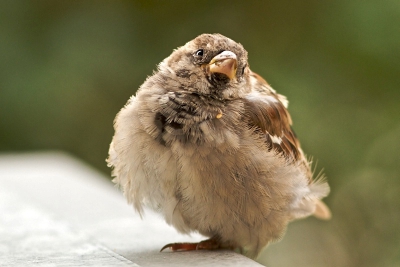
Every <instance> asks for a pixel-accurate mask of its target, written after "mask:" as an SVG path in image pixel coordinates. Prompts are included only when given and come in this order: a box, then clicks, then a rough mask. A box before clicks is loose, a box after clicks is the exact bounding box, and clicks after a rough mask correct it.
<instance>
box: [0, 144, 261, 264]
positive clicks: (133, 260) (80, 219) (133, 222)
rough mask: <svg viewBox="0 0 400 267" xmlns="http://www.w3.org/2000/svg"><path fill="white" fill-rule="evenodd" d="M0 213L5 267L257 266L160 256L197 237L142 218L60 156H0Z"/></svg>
mask: <svg viewBox="0 0 400 267" xmlns="http://www.w3.org/2000/svg"><path fill="white" fill-rule="evenodd" d="M0 214H1V216H0V262H1V264H4V266H28V265H31V264H32V265H33V264H36V265H38V266H40V265H42V266H78V265H79V266H188V265H190V266H261V265H260V264H258V263H256V262H255V261H253V260H250V259H248V258H246V257H244V256H242V255H240V254H237V253H234V252H232V251H193V252H175V253H171V252H162V253H160V252H159V249H160V248H161V247H162V246H163V245H165V244H167V243H170V242H182V241H186V242H196V241H199V240H202V239H203V237H202V236H200V235H192V236H186V235H182V234H179V233H178V232H177V231H176V230H175V229H174V228H172V227H170V226H168V225H167V224H166V223H165V222H164V220H163V219H162V218H161V217H159V216H158V215H157V214H154V213H152V212H150V211H147V212H146V214H145V216H144V218H143V220H142V219H141V218H140V217H139V216H138V215H137V214H136V213H135V212H134V210H133V208H131V207H130V206H128V205H127V204H126V201H125V199H124V198H123V197H122V194H121V193H120V192H118V190H117V189H116V188H115V187H114V186H113V185H112V183H111V182H110V181H109V180H108V179H107V178H106V177H104V175H102V174H101V173H99V172H97V171H96V170H94V169H92V168H91V167H89V166H87V165H85V164H84V163H82V162H80V161H78V160H76V159H74V158H72V157H70V156H68V155H67V154H64V153H59V152H41V153H26V154H3V155H0ZM2 266H3V265H2Z"/></svg>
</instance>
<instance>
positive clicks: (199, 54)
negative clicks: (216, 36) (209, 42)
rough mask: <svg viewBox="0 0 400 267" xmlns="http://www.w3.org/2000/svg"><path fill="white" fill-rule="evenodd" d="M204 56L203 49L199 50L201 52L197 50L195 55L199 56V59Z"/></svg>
mask: <svg viewBox="0 0 400 267" xmlns="http://www.w3.org/2000/svg"><path fill="white" fill-rule="evenodd" d="M203 54H204V50H203V49H199V50H197V51H196V53H195V55H196V56H198V57H202V56H203Z"/></svg>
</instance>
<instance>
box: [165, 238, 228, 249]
mask: <svg viewBox="0 0 400 267" xmlns="http://www.w3.org/2000/svg"><path fill="white" fill-rule="evenodd" d="M167 248H169V249H170V250H172V251H190V250H203V249H206V250H215V249H222V248H223V247H222V246H221V244H220V243H219V242H218V241H217V240H215V239H213V238H210V239H207V240H203V241H201V242H198V243H170V244H166V245H165V246H163V248H162V249H161V250H160V252H161V251H163V250H164V249H167Z"/></svg>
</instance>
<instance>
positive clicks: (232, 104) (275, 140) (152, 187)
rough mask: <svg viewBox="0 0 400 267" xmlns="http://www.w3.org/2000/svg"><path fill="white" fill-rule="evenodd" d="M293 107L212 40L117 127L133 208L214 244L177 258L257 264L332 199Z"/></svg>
mask: <svg viewBox="0 0 400 267" xmlns="http://www.w3.org/2000/svg"><path fill="white" fill-rule="evenodd" d="M287 105H288V101H287V100H286V97H284V96H282V95H280V94H277V93H276V92H275V90H274V89H272V88H271V86H269V84H268V83H267V82H266V81H265V80H264V79H263V78H261V77H260V76H259V75H257V74H256V73H254V72H252V71H251V70H250V68H249V64H248V62H247V51H246V50H245V49H244V48H243V46H242V45H241V44H239V43H236V42H234V41H233V40H231V39H229V38H227V37H225V36H222V35H220V34H202V35H200V36H198V37H197V38H195V39H194V40H192V41H190V42H188V43H187V44H185V45H184V46H182V47H179V48H178V49H176V50H175V51H173V53H172V54H171V55H170V56H169V57H167V58H166V59H164V60H163V61H162V62H161V63H160V64H159V66H158V70H157V71H156V72H155V73H154V74H153V75H152V76H150V77H148V78H147V80H146V81H145V82H144V83H143V85H142V86H141V87H140V88H139V90H138V92H137V94H136V96H132V97H131V98H130V99H129V101H128V103H127V104H126V105H125V107H124V108H122V110H121V111H120V112H119V113H118V114H117V116H116V118H115V123H114V128H115V135H114V137H113V140H112V142H111V145H110V150H109V157H108V159H107V161H108V165H109V166H110V167H113V168H114V169H113V172H112V174H113V176H114V177H115V179H114V182H115V183H116V184H118V185H119V186H120V187H121V188H122V190H123V192H124V195H125V196H126V198H127V200H128V202H129V203H132V204H133V205H134V207H135V209H136V210H137V211H138V212H139V213H142V212H143V206H147V207H150V208H151V209H153V210H155V211H157V212H160V213H161V214H162V215H163V216H164V218H165V220H166V222H167V223H168V224H170V225H173V226H174V227H175V228H176V229H177V230H178V231H180V232H182V233H190V232H194V231H197V232H199V233H201V234H202V235H204V236H208V237H209V239H207V240H205V241H202V242H199V243H171V244H168V245H166V246H165V247H164V248H163V249H165V248H170V249H172V250H193V249H219V248H229V249H238V250H240V251H241V252H242V253H243V254H245V255H247V256H249V257H252V258H255V257H256V256H257V255H258V253H259V252H260V250H261V249H262V248H264V247H265V246H266V245H267V244H268V243H269V242H271V241H273V240H278V239H279V238H281V237H282V235H283V233H284V232H285V228H286V226H287V224H288V222H290V221H292V220H294V219H299V218H304V217H307V216H309V215H312V214H314V215H315V216H316V217H319V218H322V219H328V218H329V217H330V211H329V209H328V208H327V206H326V205H325V204H324V203H323V202H322V201H320V199H322V198H323V197H325V196H327V195H328V193H329V186H328V184H327V183H326V182H325V180H324V179H313V177H312V176H313V174H312V171H311V169H310V164H311V163H310V162H309V161H307V159H306V158H305V156H304V154H303V151H302V150H301V148H300V144H299V141H298V140H297V138H296V135H295V133H294V132H293V130H292V128H291V124H292V120H291V118H290V115H289V113H288V111H287V109H286V108H287Z"/></svg>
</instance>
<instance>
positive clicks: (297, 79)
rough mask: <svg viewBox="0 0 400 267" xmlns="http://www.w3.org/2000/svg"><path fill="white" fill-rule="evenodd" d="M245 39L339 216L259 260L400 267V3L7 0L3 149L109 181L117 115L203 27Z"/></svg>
mask: <svg viewBox="0 0 400 267" xmlns="http://www.w3.org/2000/svg"><path fill="white" fill-rule="evenodd" d="M205 32H208V33H214V32H219V33H221V34H224V35H226V36H228V37H230V38H232V39H234V40H236V41H238V42H240V43H242V44H243V45H244V47H245V48H246V49H247V50H248V52H249V61H250V65H251V68H252V69H253V70H254V71H256V72H258V73H259V74H261V75H262V76H263V77H265V78H266V79H267V80H268V81H269V83H270V84H271V85H272V86H273V87H274V88H275V89H276V90H277V91H278V92H279V93H281V94H284V95H286V96H287V97H288V98H289V101H290V105H289V110H290V112H291V114H292V117H293V120H294V128H295V130H296V132H297V134H298V136H299V138H300V140H301V142H302V145H303V149H304V151H306V153H307V154H309V155H313V156H314V158H315V161H318V167H317V169H321V168H322V167H324V172H325V173H326V175H327V177H328V179H329V183H330V185H331V188H332V192H331V194H330V196H329V197H328V198H327V199H326V202H327V203H328V205H329V206H330V207H331V208H332V211H333V216H334V217H333V219H332V220H331V221H329V222H321V221H318V220H316V219H314V218H309V219H306V220H303V221H298V222H294V223H292V224H291V225H290V226H289V229H288V232H287V235H286V237H285V238H284V239H283V240H282V241H281V242H279V243H276V244H273V245H271V246H270V247H269V249H267V250H266V251H265V252H263V254H262V255H261V257H260V258H259V262H261V263H263V264H267V265H268V266H270V267H277V266H349V267H350V266H352V267H353V266H354V267H356V266H400V226H399V225H400V205H399V204H400V177H399V176H400V162H399V160H400V104H399V101H400V90H399V89H400V88H399V87H400V2H399V1H396V0H382V1H377V0H352V1H347V0H335V1H317V0H304V1H286V0H283V1H145V0H143V1H100V0H98V1H90V0H86V1H52V0H38V1H24V0H14V1H1V2H0V152H15V151H28V150H64V151H67V152H70V153H72V154H74V155H76V156H77V157H79V158H81V159H82V160H84V161H86V162H89V163H90V164H92V165H93V166H95V167H96V168H98V169H99V170H101V171H102V172H104V173H105V174H106V175H108V176H109V175H110V170H109V169H108V168H107V167H106V164H105V158H106V157H107V150H108V145H109V142H110V140H111V137H112V135H113V128H112V123H113V119H114V116H115V114H116V113H117V112H118V111H119V109H120V108H121V107H122V106H123V105H124V104H125V103H126V101H127V100H128V98H129V97H130V96H131V95H132V94H134V93H135V91H136V89H137V88H138V87H139V86H140V84H141V83H142V82H143V81H144V80H145V78H146V77H147V75H150V74H151V73H152V71H153V70H154V69H155V67H156V64H157V63H159V62H160V61H161V60H162V59H164V58H165V57H166V56H168V55H169V54H170V53H171V51H172V49H174V48H176V47H177V46H180V45H183V44H184V43H186V42H187V41H189V40H191V39H193V38H194V37H196V36H197V35H199V34H201V33H205Z"/></svg>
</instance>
